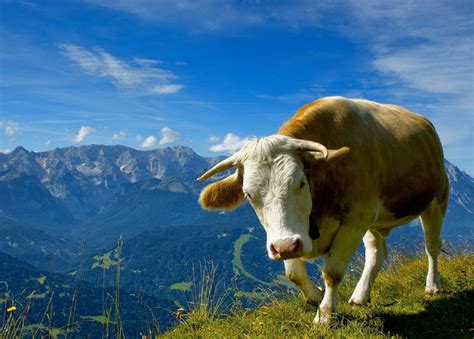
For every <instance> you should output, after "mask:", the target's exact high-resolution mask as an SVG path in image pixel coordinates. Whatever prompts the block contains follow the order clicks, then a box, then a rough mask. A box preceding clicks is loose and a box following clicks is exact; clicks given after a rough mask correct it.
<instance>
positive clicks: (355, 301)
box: [349, 230, 387, 305]
mask: <svg viewBox="0 0 474 339" xmlns="http://www.w3.org/2000/svg"><path fill="white" fill-rule="evenodd" d="M363 240H364V246H365V265H364V272H363V273H362V276H361V277H360V280H359V282H358V283H357V287H356V288H355V290H354V293H352V297H351V298H350V299H349V303H350V304H351V305H365V304H367V302H368V301H369V299H370V291H371V289H372V284H373V283H374V281H375V278H376V277H377V274H378V273H379V271H380V269H381V268H382V265H383V263H384V261H385V258H386V257H387V245H386V243H385V236H384V235H382V234H380V233H379V232H377V231H371V230H369V231H367V232H366V233H365V235H364V239H363Z"/></svg>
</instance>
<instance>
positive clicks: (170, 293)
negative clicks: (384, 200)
mask: <svg viewBox="0 0 474 339" xmlns="http://www.w3.org/2000/svg"><path fill="white" fill-rule="evenodd" d="M221 159H222V157H212V158H206V157H201V156H199V155H197V154H196V153H195V152H194V151H193V150H192V149H190V148H187V147H183V146H177V147H167V148H162V149H157V150H152V151H139V150H135V149H132V148H128V147H124V146H118V145H117V146H104V145H90V146H81V147H67V148H62V149H55V150H51V151H48V152H31V151H28V150H26V149H24V148H22V147H18V148H16V149H15V150H14V151H13V152H11V153H8V154H3V153H0V201H1V203H0V253H1V252H4V253H6V254H5V255H8V256H9V257H14V258H15V259H11V260H15V261H14V262H17V263H20V262H24V263H25V265H27V264H28V265H33V266H34V267H35V269H36V270H40V271H41V272H43V273H41V274H44V275H45V276H46V275H48V274H54V275H55V277H59V276H62V277H64V279H66V278H67V277H69V276H70V274H75V272H78V271H81V272H83V274H82V275H81V279H82V280H86V281H87V282H85V284H86V285H87V284H90V286H96V287H97V286H99V287H100V286H108V288H112V287H113V286H114V284H115V283H116V281H115V277H116V271H115V268H116V261H114V260H115V259H114V258H115V254H116V247H117V240H118V239H119V238H121V239H123V243H124V246H123V253H122V255H123V258H122V260H123V261H122V267H121V279H122V280H121V288H123V289H124V291H125V293H129V294H134V293H135V292H137V291H138V292H140V293H141V294H143V295H146V296H149V297H150V298H151V299H150V300H158V299H159V300H165V301H164V304H166V305H169V304H170V303H171V305H180V306H185V305H186V304H187V303H188V302H189V300H190V298H192V289H193V282H194V281H195V280H199V277H200V276H202V274H204V272H203V269H202V266H203V265H204V266H206V265H207V264H206V263H209V262H212V263H213V264H216V265H217V266H218V269H217V270H216V272H218V275H219V281H221V282H222V283H223V284H224V285H226V286H233V291H234V293H233V294H232V295H233V296H234V297H239V298H243V302H244V303H245V302H249V301H251V299H254V298H255V296H256V295H258V294H255V293H253V294H252V293H250V292H252V291H255V290H258V289H259V288H265V289H272V290H273V289H279V288H289V287H290V286H291V285H289V284H288V281H286V279H285V278H284V277H283V265H282V264H281V263H277V262H271V261H270V260H269V259H268V258H267V257H266V254H265V247H264V243H265V233H264V231H263V229H262V228H261V227H260V226H259V222H258V220H257V218H256V216H255V214H254V213H253V211H252V210H251V208H250V206H249V205H248V204H244V205H243V206H242V207H240V208H238V209H237V210H236V211H233V212H225V213H224V212H220V213H219V212H207V211H203V210H202V209H201V208H200V206H199V204H198V202H197V198H198V194H199V192H200V190H201V189H202V187H203V186H204V184H201V183H198V182H196V178H197V177H198V176H199V175H200V174H202V173H203V172H204V171H205V170H206V169H207V168H209V167H210V166H212V165H213V164H215V163H216V162H218V161H220V160H221ZM445 167H446V170H447V173H448V177H449V181H450V202H449V207H448V214H447V217H446V220H445V225H444V227H443V232H442V235H443V239H445V240H447V241H448V242H449V243H452V244H454V245H455V246H472V244H473V243H474V228H473V220H474V219H473V216H474V215H473V214H474V179H473V178H472V177H470V176H469V175H467V174H466V173H464V172H462V171H461V170H459V169H458V168H457V167H456V166H454V165H453V164H451V163H449V162H448V161H445ZM421 239H422V231H421V228H420V227H419V224H418V222H412V223H411V224H409V225H408V227H403V228H399V229H397V230H395V231H394V232H393V234H392V236H391V237H390V238H389V241H390V244H391V246H392V247H399V248H403V249H405V250H407V249H408V251H414V250H418V249H421V248H422V240H421ZM9 260H10V259H9ZM11 260H10V262H12V261H11ZM26 263H27V264H26ZM114 263H115V264H114ZM19 265H20V264H19ZM21 265H23V264H21ZM318 265H319V262H315V263H314V264H312V265H311V264H310V271H311V272H312V273H313V277H314V276H317V275H319V273H318V270H317V267H318ZM9 269H11V267H10V268H9ZM53 272H55V273H53ZM4 273H5V271H2V269H0V276H1V277H2V278H3V277H4V276H6V275H5V274H4ZM32 274H33V273H32ZM34 274H35V275H38V274H39V273H38V272H35V273H34ZM9 277H11V279H12V281H10V282H11V283H14V282H13V280H14V277H13V276H12V275H11V274H10V275H9ZM58 279H59V278H58ZM61 279H62V278H61ZM88 286H89V285H88ZM1 298H2V295H1V293H0V299H1ZM153 298H155V299H153ZM167 307H169V306H167ZM175 307H178V306H175ZM0 308H1V305H0ZM162 318H163V316H162ZM165 323H167V324H169V323H170V321H169V319H168V320H167V322H166V321H165Z"/></svg>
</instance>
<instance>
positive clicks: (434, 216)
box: [421, 199, 444, 294]
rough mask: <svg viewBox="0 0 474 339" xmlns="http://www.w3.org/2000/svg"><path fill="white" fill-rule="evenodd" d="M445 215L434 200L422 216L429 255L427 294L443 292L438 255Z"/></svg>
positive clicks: (426, 248)
mask: <svg viewBox="0 0 474 339" xmlns="http://www.w3.org/2000/svg"><path fill="white" fill-rule="evenodd" d="M443 219H444V213H443V210H442V208H441V207H440V206H439V204H438V203H437V201H436V199H435V200H433V202H432V203H431V205H430V206H429V207H428V209H427V210H426V211H424V212H423V213H422V214H421V224H422V225H423V231H424V233H425V251H426V254H427V255H428V274H427V276H426V287H425V292H426V293H430V294H434V293H439V292H441V290H442V286H441V279H440V277H439V273H438V255H439V252H440V250H441V226H442V225H443Z"/></svg>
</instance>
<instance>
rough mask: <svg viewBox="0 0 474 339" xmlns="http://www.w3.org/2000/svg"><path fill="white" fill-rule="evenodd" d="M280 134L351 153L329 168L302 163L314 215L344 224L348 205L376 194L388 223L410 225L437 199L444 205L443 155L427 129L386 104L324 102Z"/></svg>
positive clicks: (299, 115)
mask: <svg viewBox="0 0 474 339" xmlns="http://www.w3.org/2000/svg"><path fill="white" fill-rule="evenodd" d="M278 133H279V134H282V135H286V136H290V137H294V138H298V139H306V140H312V141H317V142H319V143H321V144H323V145H325V146H326V147H328V148H331V149H337V148H340V147H342V146H348V147H349V148H350V150H351V151H350V152H349V154H347V156H346V157H344V158H343V159H342V160H341V161H339V162H337V163H336V164H335V165H334V166H327V167H324V166H318V165H312V164H307V166H308V167H309V168H308V170H307V172H308V173H309V180H310V182H311V188H312V195H313V206H314V208H315V210H313V213H315V214H316V215H317V217H318V218H319V219H322V218H325V217H337V218H339V219H343V218H344V216H345V211H348V210H350V209H351V202H353V201H363V200H364V199H369V198H370V197H372V196H373V194H374V193H375V194H378V195H379V197H380V198H381V200H383V204H384V207H385V208H386V209H387V210H388V211H389V212H390V213H391V214H392V216H391V217H390V219H391V220H381V222H382V223H383V224H384V225H386V223H387V222H388V223H390V222H394V223H396V220H400V219H402V218H405V217H408V218H410V217H412V218H415V217H416V216H418V215H419V214H420V213H421V212H422V211H424V210H425V209H426V208H427V207H428V205H429V204H430V202H431V201H432V200H433V199H434V198H435V197H436V198H437V200H438V202H439V203H440V205H444V206H445V205H446V201H447V192H448V182H447V178H446V174H445V171H444V166H443V151H442V149H441V144H440V141H439V139H438V136H437V134H436V132H435V130H434V127H433V125H432V124H431V123H430V122H429V121H428V120H427V119H426V118H424V117H422V116H420V115H418V114H415V113H412V112H409V111H408V110H406V109H404V108H402V107H399V106H393V105H382V104H378V103H375V102H370V101H366V100H357V99H356V100H349V99H344V98H323V99H319V100H316V101H314V102H312V103H310V104H307V105H305V106H303V107H302V108H301V109H299V110H298V111H297V112H296V114H295V115H294V116H293V117H292V118H291V119H290V120H289V121H287V122H286V123H285V124H283V126H282V127H281V128H280V130H279V131H278Z"/></svg>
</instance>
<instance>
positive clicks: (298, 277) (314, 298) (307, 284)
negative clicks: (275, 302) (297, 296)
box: [284, 259, 323, 305]
mask: <svg viewBox="0 0 474 339" xmlns="http://www.w3.org/2000/svg"><path fill="white" fill-rule="evenodd" d="M284 263H285V273H286V276H287V277H288V279H290V280H291V281H292V282H294V283H295V284H296V285H298V287H299V288H300V289H301V291H302V292H303V295H304V296H305V298H306V300H307V301H308V303H310V304H313V305H318V304H319V303H320V301H321V299H322V297H323V293H322V292H321V290H320V289H319V288H318V287H317V286H316V285H315V284H314V283H313V282H312V281H311V279H310V278H309V277H308V273H307V272H306V267H305V263H304V261H303V260H301V259H289V260H285V261H284Z"/></svg>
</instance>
